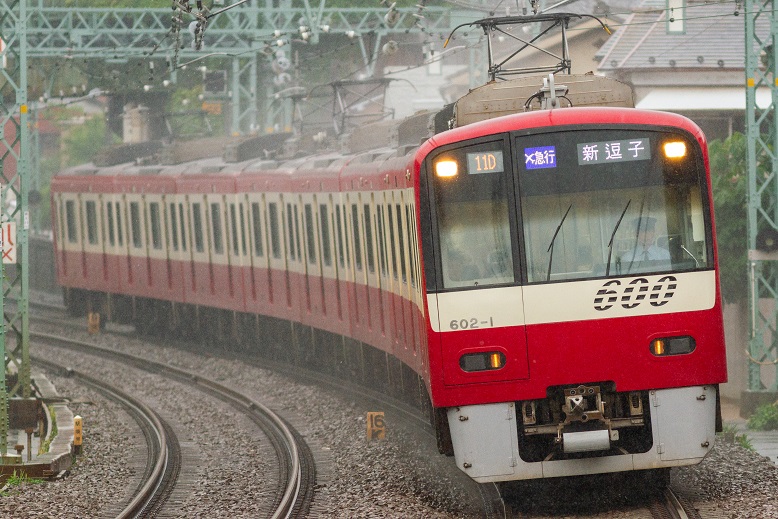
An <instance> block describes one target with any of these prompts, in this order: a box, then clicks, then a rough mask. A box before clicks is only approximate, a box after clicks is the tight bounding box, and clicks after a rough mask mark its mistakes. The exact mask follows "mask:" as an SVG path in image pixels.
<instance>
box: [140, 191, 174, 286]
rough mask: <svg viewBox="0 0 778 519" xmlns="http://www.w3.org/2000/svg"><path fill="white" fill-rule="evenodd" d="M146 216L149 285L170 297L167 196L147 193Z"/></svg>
mask: <svg viewBox="0 0 778 519" xmlns="http://www.w3.org/2000/svg"><path fill="white" fill-rule="evenodd" d="M146 209H147V212H146V218H147V229H148V245H147V250H148V264H149V285H150V286H151V289H152V290H151V292H152V293H153V294H154V295H155V296H157V297H159V298H161V299H169V298H170V290H171V286H172V285H171V281H172V279H171V271H170V258H169V257H168V248H169V247H167V246H166V244H167V236H166V233H165V231H166V227H167V226H166V225H165V222H164V212H165V197H164V195H160V194H148V195H146Z"/></svg>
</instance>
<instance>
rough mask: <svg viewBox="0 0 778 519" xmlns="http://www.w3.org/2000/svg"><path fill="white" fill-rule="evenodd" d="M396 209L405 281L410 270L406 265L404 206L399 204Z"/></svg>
mask: <svg viewBox="0 0 778 519" xmlns="http://www.w3.org/2000/svg"><path fill="white" fill-rule="evenodd" d="M395 209H396V210H397V212H396V215H397V243H398V244H399V245H400V271H401V272H402V276H403V281H407V280H408V271H407V267H406V266H405V236H404V233H403V219H402V206H401V205H400V204H397V205H396V206H395Z"/></svg>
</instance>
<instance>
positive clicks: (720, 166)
mask: <svg viewBox="0 0 778 519" xmlns="http://www.w3.org/2000/svg"><path fill="white" fill-rule="evenodd" d="M708 151H709V155H710V170H711V184H712V189H713V200H714V204H715V214H716V236H717V239H718V249H719V268H720V269H721V293H722V297H723V298H724V301H726V302H729V303H735V302H741V301H743V300H745V299H746V297H747V296H748V277H747V265H748V262H747V249H748V224H747V206H746V183H747V178H748V171H747V167H746V138H745V136H744V135H743V134H742V133H735V134H734V135H732V136H731V137H730V138H728V139H726V140H724V141H720V140H715V141H713V142H711V143H710V144H709V146H708Z"/></svg>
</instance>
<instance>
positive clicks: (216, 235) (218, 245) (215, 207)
mask: <svg viewBox="0 0 778 519" xmlns="http://www.w3.org/2000/svg"><path fill="white" fill-rule="evenodd" d="M211 226H212V227H213V252H214V253H216V254H223V253H224V237H223V236H222V213H221V210H220V208H219V204H218V203H217V202H214V203H212V204H211Z"/></svg>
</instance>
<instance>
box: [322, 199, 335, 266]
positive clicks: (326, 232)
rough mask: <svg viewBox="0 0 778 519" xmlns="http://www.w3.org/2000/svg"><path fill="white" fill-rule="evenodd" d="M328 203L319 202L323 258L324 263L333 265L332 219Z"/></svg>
mask: <svg viewBox="0 0 778 519" xmlns="http://www.w3.org/2000/svg"><path fill="white" fill-rule="evenodd" d="M329 218H330V217H329V211H328V210H327V204H319V221H320V222H321V259H322V261H323V262H324V265H326V266H327V267H329V266H330V265H332V248H331V246H330V219H329Z"/></svg>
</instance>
